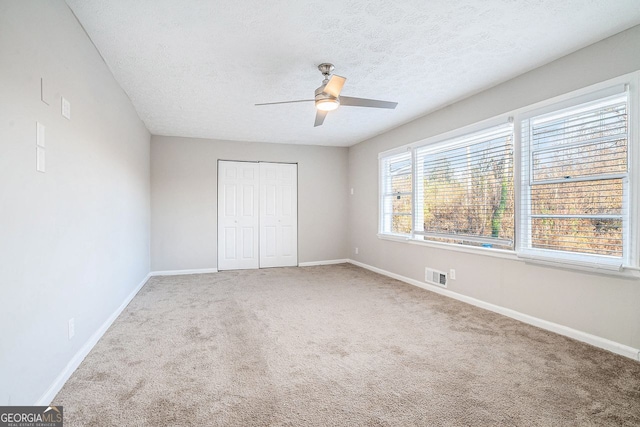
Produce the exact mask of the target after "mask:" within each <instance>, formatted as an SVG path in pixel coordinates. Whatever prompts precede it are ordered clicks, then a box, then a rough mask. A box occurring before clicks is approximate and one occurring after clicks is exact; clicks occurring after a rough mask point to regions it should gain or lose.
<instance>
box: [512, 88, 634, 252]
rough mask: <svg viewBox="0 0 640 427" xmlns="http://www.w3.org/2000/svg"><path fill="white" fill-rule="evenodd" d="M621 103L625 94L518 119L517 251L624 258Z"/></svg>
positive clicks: (624, 108)
mask: <svg viewBox="0 0 640 427" xmlns="http://www.w3.org/2000/svg"><path fill="white" fill-rule="evenodd" d="M627 109H628V107H627V94H626V93H625V94H622V95H617V96H610V97H607V98H604V99H600V100H597V101H593V102H590V103H586V104H581V105H577V106H575V107H571V108H566V109H563V110H561V111H555V112H551V113H548V114H544V115H540V116H536V117H532V118H530V119H527V120H523V121H522V147H523V150H522V171H523V182H522V202H521V204H522V210H523V215H522V224H521V230H522V234H521V239H522V241H521V249H522V250H525V251H529V252H532V253H536V252H538V253H540V254H544V253H545V252H546V253H548V254H550V255H553V256H554V257H558V256H560V257H562V256H563V255H562V254H566V256H567V257H573V259H576V260H582V261H588V260H589V259H591V262H595V263H601V262H603V261H605V262H608V261H611V262H614V263H615V262H618V264H622V263H623V261H624V257H625V255H626V252H627V249H626V248H627V245H628V213H629V195H628V185H629V178H628V135H629V127H628V118H627ZM579 256H582V258H580V257H579Z"/></svg>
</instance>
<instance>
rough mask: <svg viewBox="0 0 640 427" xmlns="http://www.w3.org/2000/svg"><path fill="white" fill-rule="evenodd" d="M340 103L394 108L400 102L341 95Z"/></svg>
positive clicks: (354, 105) (353, 105)
mask: <svg viewBox="0 0 640 427" xmlns="http://www.w3.org/2000/svg"><path fill="white" fill-rule="evenodd" d="M327 86H328V85H327ZM340 105H349V106H352V107H371V108H389V109H391V110H393V109H394V108H396V106H397V105H398V103H397V102H390V101H378V100H377V99H366V98H352V97H350V96H341V97H340Z"/></svg>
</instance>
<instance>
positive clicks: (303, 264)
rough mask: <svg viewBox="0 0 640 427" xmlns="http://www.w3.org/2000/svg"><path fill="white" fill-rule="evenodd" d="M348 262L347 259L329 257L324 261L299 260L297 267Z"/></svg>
mask: <svg viewBox="0 0 640 427" xmlns="http://www.w3.org/2000/svg"><path fill="white" fill-rule="evenodd" d="M348 262H349V260H348V259H329V260H325V261H310V262H301V263H299V264H298V267H313V266H314V265H331V264H346V263H348Z"/></svg>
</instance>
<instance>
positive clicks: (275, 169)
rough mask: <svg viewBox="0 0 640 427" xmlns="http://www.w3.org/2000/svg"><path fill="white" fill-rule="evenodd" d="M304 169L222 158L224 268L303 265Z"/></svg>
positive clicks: (220, 266) (220, 214)
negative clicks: (300, 193) (300, 214)
mask: <svg viewBox="0 0 640 427" xmlns="http://www.w3.org/2000/svg"><path fill="white" fill-rule="evenodd" d="M297 175H298V168H297V165H295V164H286V163H252V162H230V161H222V160H221V161H219V162H218V270H238V269H251V268H266V267H285V266H296V265H298V185H297V183H298V176H297Z"/></svg>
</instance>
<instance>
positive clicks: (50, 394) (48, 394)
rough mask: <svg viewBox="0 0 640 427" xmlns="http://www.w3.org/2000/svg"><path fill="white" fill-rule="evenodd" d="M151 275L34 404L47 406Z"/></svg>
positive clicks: (143, 280) (128, 297) (147, 276)
mask: <svg viewBox="0 0 640 427" xmlns="http://www.w3.org/2000/svg"><path fill="white" fill-rule="evenodd" d="M150 277H151V274H147V275H146V276H145V278H144V279H142V281H141V282H140V283H139V284H138V286H136V288H135V289H134V290H133V291H132V292H131V293H130V294H129V295H128V296H127V297H126V298H125V300H124V301H123V302H122V304H120V307H118V308H117V309H116V311H114V312H113V314H111V316H109V318H108V319H107V320H105V322H104V323H103V324H102V326H100V328H98V330H97V331H95V332H94V333H93V335H91V337H90V338H89V340H87V342H86V343H84V345H83V346H82V347H81V348H80V350H78V352H77V353H76V354H75V355H74V356H73V357H72V358H71V360H70V361H69V363H67V366H65V368H64V369H63V370H62V372H60V374H59V375H58V376H57V377H56V379H55V380H54V381H53V383H52V384H51V385H50V386H49V388H48V389H47V391H45V392H44V394H43V395H42V396H41V397H40V399H38V401H37V402H36V403H35V404H34V405H35V406H48V405H49V404H50V403H51V401H52V400H53V398H54V397H56V394H58V392H59V391H60V390H61V389H62V386H64V383H66V382H67V380H68V379H69V377H71V374H73V372H74V371H75V370H76V369H77V368H78V366H80V363H82V361H83V360H84V358H85V357H87V355H88V354H89V352H90V351H91V349H93V347H94V346H95V345H96V344H97V343H98V341H99V340H100V338H102V336H103V335H104V333H105V332H107V329H109V327H110V326H111V324H112V323H113V322H114V321H115V320H116V319H117V318H118V316H119V315H120V313H122V311H123V310H124V309H125V308H126V307H127V305H129V303H130V302H131V300H132V299H133V298H134V297H135V296H136V295H137V294H138V292H139V291H140V289H142V287H143V286H144V284H145V283H147V280H149V278H150Z"/></svg>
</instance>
